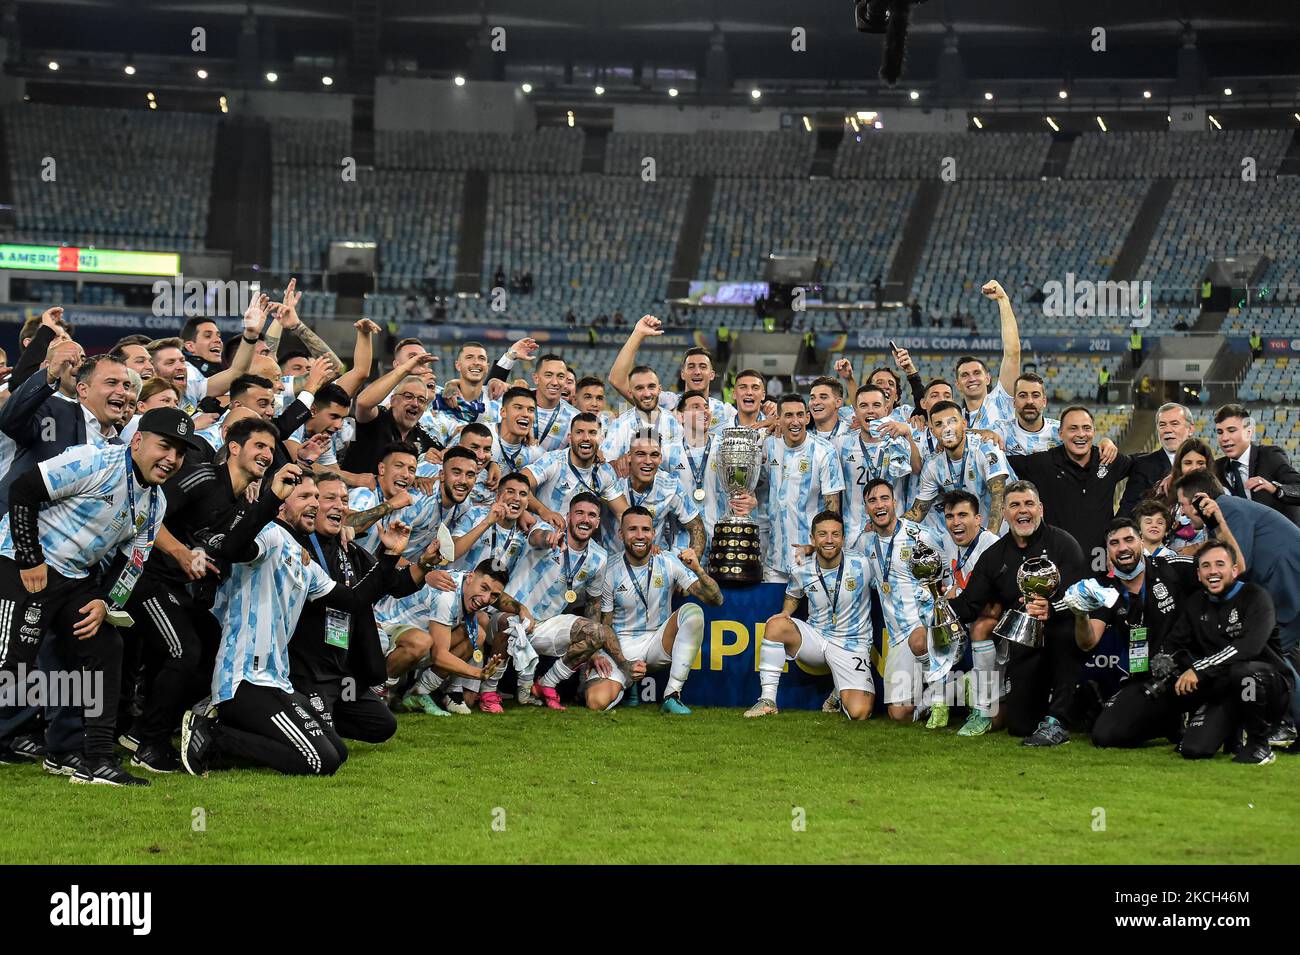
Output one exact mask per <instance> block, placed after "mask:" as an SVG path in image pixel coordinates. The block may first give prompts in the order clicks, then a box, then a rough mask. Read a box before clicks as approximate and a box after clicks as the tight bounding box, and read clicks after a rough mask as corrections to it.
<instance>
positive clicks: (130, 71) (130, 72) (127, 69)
mask: <svg viewBox="0 0 1300 955" xmlns="http://www.w3.org/2000/svg"><path fill="white" fill-rule="evenodd" d="M122 72H123V73H125V74H126V75H127V76H135V67H134V66H132V65H131V64H130V63H128V64H127V65H126V66H124V67H122Z"/></svg>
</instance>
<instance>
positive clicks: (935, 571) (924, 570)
mask: <svg viewBox="0 0 1300 955" xmlns="http://www.w3.org/2000/svg"><path fill="white" fill-rule="evenodd" d="M944 564H945V561H944V559H943V554H941V553H939V552H938V551H937V550H935V549H934V548H933V547H931V546H930V545H929V544H927V543H926V542H925V541H923V540H917V541H916V543H915V544H913V545H912V558H911V560H909V561H908V565H907V566H908V570H910V571H911V573H912V576H913V577H915V578H916V581H917V583H919V584H921V585H922V586H923V587H925V589H926V590H928V591H929V592H930V598H931V600H932V601H933V604H934V606H933V609H932V610H931V611H930V615H929V619H927V620H926V621H924V623H925V629H926V642H927V643H928V644H929V649H930V671H929V673H928V674H927V675H926V682H927V683H938V682H940V681H941V680H943V679H944V678H945V677H946V676H947V675H948V674H949V673H951V672H952V668H953V667H955V666H956V665H957V661H958V660H960V659H961V655H962V653H963V652H964V649H965V646H966V628H965V627H963V626H962V625H961V621H960V620H958V619H957V615H956V614H954V613H953V612H952V605H951V604H950V603H948V598H947V597H946V596H945V595H944V592H943V578H944V575H945V574H946V572H947V568H946V567H945V566H944Z"/></svg>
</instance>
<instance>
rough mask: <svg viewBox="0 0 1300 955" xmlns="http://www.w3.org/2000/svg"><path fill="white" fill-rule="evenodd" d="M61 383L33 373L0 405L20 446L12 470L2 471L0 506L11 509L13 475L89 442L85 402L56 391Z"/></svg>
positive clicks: (0, 425)
mask: <svg viewBox="0 0 1300 955" xmlns="http://www.w3.org/2000/svg"><path fill="white" fill-rule="evenodd" d="M57 390H58V385H51V384H49V383H48V382H47V379H46V376H45V375H44V374H43V373H42V374H33V375H32V376H31V377H29V378H28V379H27V380H26V381H24V382H23V383H22V384H21V385H20V386H19V387H18V390H17V391H15V392H13V394H11V395H10V396H9V400H8V401H6V402H5V403H4V407H3V408H0V431H3V432H4V433H5V434H7V435H9V437H11V438H13V440H14V444H16V445H17V446H18V447H17V450H16V451H15V452H14V461H13V464H12V466H10V468H9V473H7V474H3V475H0V510H3V511H7V510H8V509H9V485H10V484H11V483H12V482H13V479H14V478H16V477H18V476H19V475H20V474H23V473H25V472H27V471H30V470H31V469H32V468H34V467H35V466H36V465H38V464H40V463H41V462H42V461H48V460H49V459H50V458H52V457H54V456H55V455H56V454H62V453H63V452H64V451H66V450H68V448H71V447H73V446H74V445H78V444H85V443H86V416H85V413H84V412H83V411H82V408H81V402H79V401H67V400H66V399H64V398H61V397H58V396H56V395H55V391H57Z"/></svg>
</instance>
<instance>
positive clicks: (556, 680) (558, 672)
mask: <svg viewBox="0 0 1300 955" xmlns="http://www.w3.org/2000/svg"><path fill="white" fill-rule="evenodd" d="M571 676H573V667H571V666H569V665H568V664H567V663H565V662H564V661H563V660H556V661H555V666H553V667H551V668H550V669H549V670H547V671H546V672H545V673H543V674H542V678H541V680H539V681H538V682H539V683H541V685H542V686H549V687H551V688H552V689H554V688H555V687H557V686H559V685H560V684H561V683H562V682H564V681H565V680H567V679H568V678H569V677H571Z"/></svg>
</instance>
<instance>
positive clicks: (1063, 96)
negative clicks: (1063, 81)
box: [1056, 90, 1070, 99]
mask: <svg viewBox="0 0 1300 955" xmlns="http://www.w3.org/2000/svg"><path fill="white" fill-rule="evenodd" d="M1056 95H1057V96H1059V97H1060V98H1061V99H1069V98H1070V93H1069V91H1068V90H1061V91H1060V92H1059V93H1057V94H1056Z"/></svg>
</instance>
